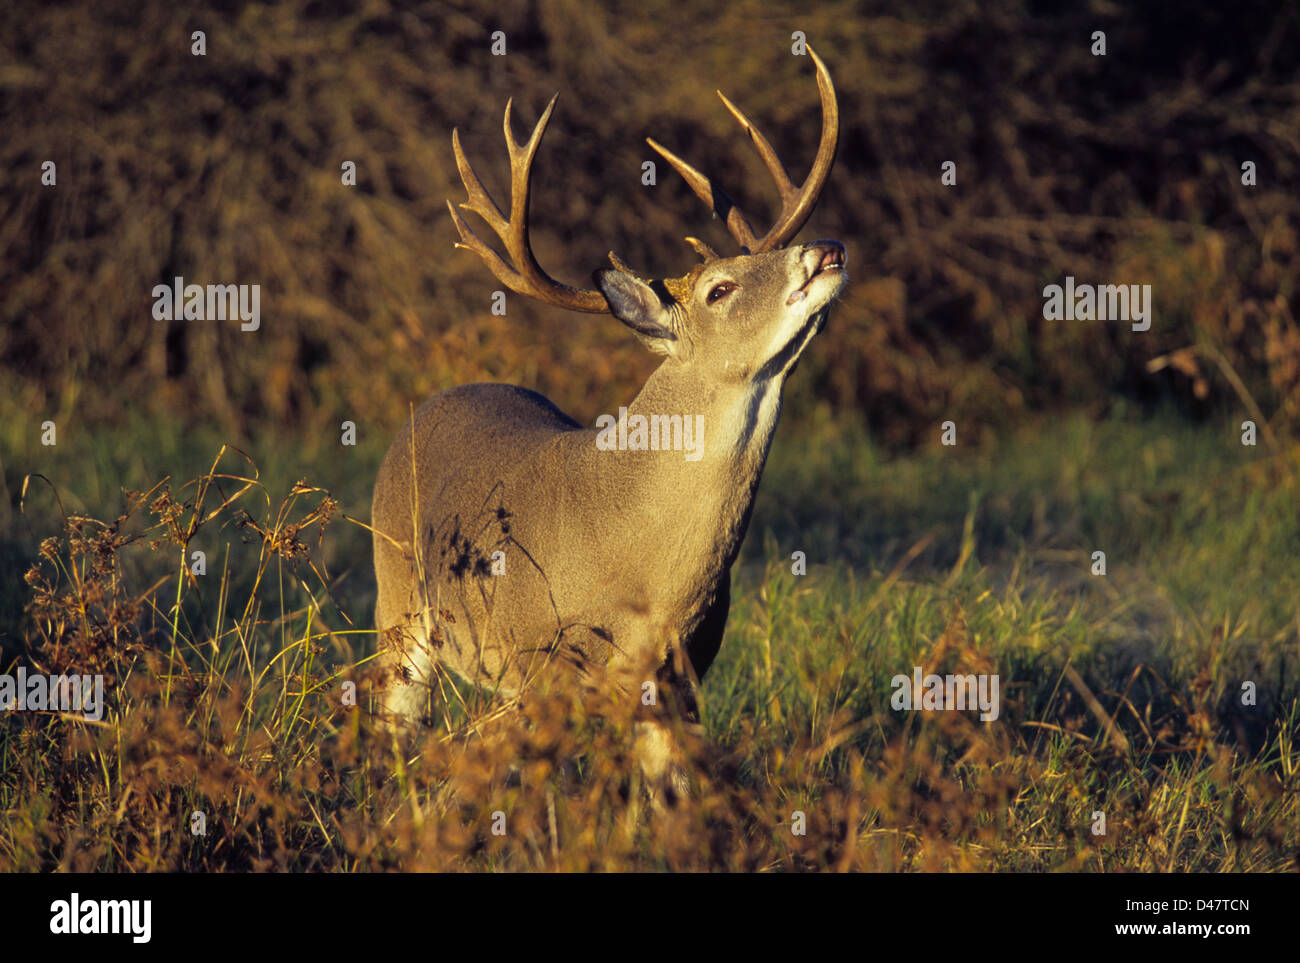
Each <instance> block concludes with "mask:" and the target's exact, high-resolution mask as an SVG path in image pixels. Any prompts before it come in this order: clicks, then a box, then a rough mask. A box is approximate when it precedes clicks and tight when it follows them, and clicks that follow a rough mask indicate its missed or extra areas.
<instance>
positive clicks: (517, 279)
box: [447, 94, 609, 314]
mask: <svg viewBox="0 0 1300 963" xmlns="http://www.w3.org/2000/svg"><path fill="white" fill-rule="evenodd" d="M558 97H559V94H556V95H555V97H552V98H551V102H550V103H549V104H547V105H546V110H545V111H544V112H543V113H542V116H541V119H540V120H538V121H537V126H536V127H534V128H533V133H532V136H531V137H529V138H528V142H527V143H526V144H523V145H520V144H519V142H518V141H517V140H515V137H514V133H513V132H512V131H511V129H510V108H511V105H512V104H513V98H512V99H511V100H508V101H506V111H505V118H504V121H503V126H504V128H505V135H506V150H507V151H508V152H509V155H510V219H509V220H506V217H505V215H504V214H502V213H501V208H500V207H498V206H497V203H496V201H494V200H493V199H492V195H490V194H489V193H488V192H487V190H486V189H484V187H483V182H482V181H480V180H479V178H478V175H477V174H476V173H475V172H474V168H473V167H472V166H471V165H470V163H469V161H468V160H467V159H466V157H465V151H464V150H463V149H462V148H461V145H460V132H459V131H458V130H453V131H452V132H451V146H452V151H453V152H454V153H455V155H456V168H457V170H459V171H460V179H461V183H462V184H464V186H465V193H466V195H467V199H466V201H465V202H462V203H461V205H460V206H461V207H462V208H464V209H465V210H467V211H471V212H472V213H474V214H477V215H478V216H479V217H481V218H483V220H484V221H485V222H486V223H487V225H488V227H490V228H492V230H493V231H494V232H495V233H496V235H497V237H498V238H500V239H501V242H502V243H503V244H504V245H505V248H506V254H507V255H508V256H509V258H510V260H509V262H507V261H506V259H505V258H503V257H502V256H501V254H500V253H498V252H497V251H496V249H494V248H493V247H491V246H490V245H489V244H487V243H485V242H484V241H483V240H482V238H480V237H479V236H478V235H477V234H475V233H474V231H473V230H471V228H470V226H469V225H468V224H466V223H465V220H464V218H462V217H461V216H460V214H459V213H458V212H457V211H456V208H455V206H454V205H453V204H452V203H451V201H448V202H447V209H448V210H449V211H450V212H451V219H452V222H453V223H454V224H455V225H456V231H457V233H458V234H459V235H460V241H459V242H457V243H456V247H460V248H465V249H466V250H469V251H473V252H474V253H475V254H477V255H478V256H479V257H481V258H482V259H483V262H484V263H485V264H486V265H487V266H488V270H490V271H491V272H492V273H493V274H494V275H495V276H496V278H497V280H499V281H500V282H501V283H502V284H504V285H505V286H506V287H508V288H510V290H512V291H514V292H515V293H517V294H522V295H525V296H527V297H532V298H536V299H537V300H539V301H543V302H545V303H547V304H555V305H558V306H560V307H562V308H568V309H569V310H571V311H584V312H587V313H589V314H604V313H605V312H607V311H608V310H609V305H608V303H607V302H606V301H605V296H604V295H603V294H601V293H600V292H599V291H594V290H589V289H585V288H572V287H569V286H568V285H567V284H561V283H560V282H559V281H556V280H555V279H554V278H552V277H551V276H550V275H549V274H547V273H546V272H545V271H543V270H542V267H541V265H540V264H538V263H537V258H536V257H534V255H533V248H532V244H531V243H530V241H529V236H528V203H529V189H530V187H531V186H532V177H533V156H534V155H535V154H536V153H537V145H538V144H540V143H541V141H542V135H543V134H545V133H546V125H547V124H548V123H549V122H550V119H551V111H552V110H553V109H554V108H555V101H556V99H557V98H558Z"/></svg>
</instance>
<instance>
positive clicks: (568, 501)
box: [371, 48, 847, 792]
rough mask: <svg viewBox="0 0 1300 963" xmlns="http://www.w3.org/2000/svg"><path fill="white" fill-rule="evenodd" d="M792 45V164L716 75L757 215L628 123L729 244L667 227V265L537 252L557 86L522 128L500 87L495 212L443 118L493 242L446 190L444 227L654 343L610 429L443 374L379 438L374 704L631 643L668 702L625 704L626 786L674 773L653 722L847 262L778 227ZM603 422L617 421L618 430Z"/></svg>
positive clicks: (691, 650)
mask: <svg viewBox="0 0 1300 963" xmlns="http://www.w3.org/2000/svg"><path fill="white" fill-rule="evenodd" d="M808 53H809V54H810V55H811V58H812V60H813V63H814V64H815V66H816V78H817V86H818V91H819V95H820V100H821V115H822V118H821V119H822V123H821V136H820V141H819V144H818V147H817V153H816V156H815V158H814V161H813V164H812V169H811V171H810V172H809V174H808V176H807V177H806V178H805V180H804V182H803V183H802V184H801V185H799V186H796V185H795V184H794V183H793V182H792V181H791V179H790V176H789V174H788V173H787V171H786V169H785V167H784V165H783V164H782V162H781V160H780V159H779V158H778V156H777V153H776V151H775V150H774V149H773V148H772V146H771V144H770V143H769V142H768V140H767V139H766V138H765V137H764V136H763V135H762V134H761V133H760V132H759V130H758V129H757V128H756V127H755V126H754V125H753V124H752V123H751V122H750V120H749V119H748V118H747V117H746V116H745V114H744V113H742V112H741V111H740V109H739V108H737V107H736V106H735V105H734V104H733V103H732V102H731V101H730V100H728V99H727V97H726V96H725V95H724V94H723V93H722V92H721V91H718V92H717V93H718V96H719V97H720V98H721V99H722V102H723V104H724V105H725V106H726V107H727V109H728V110H729V111H730V112H731V114H732V115H733V116H734V117H735V118H736V120H737V121H738V122H739V123H740V125H741V127H742V128H743V129H744V130H745V132H746V133H747V134H748V135H749V137H750V140H751V141H752V143H753V145H754V147H755V149H756V150H757V152H758V154H759V156H760V158H761V159H762V161H763V163H764V165H765V166H766V168H767V171H768V173H769V174H770V176H771V178H772V179H773V181H775V183H776V186H777V189H778V191H779V194H780V203H781V210H780V213H779V215H778V216H777V218H776V221H775V223H774V224H773V225H772V227H771V228H770V229H769V230H768V231H767V233H765V234H763V235H762V236H761V237H760V236H758V234H757V233H756V232H755V230H754V228H753V227H752V226H751V224H750V222H749V220H748V219H747V218H746V217H745V215H744V214H743V213H742V212H741V210H740V209H739V208H738V207H737V206H736V205H735V203H733V201H732V200H731V198H730V197H729V196H728V195H727V194H726V193H725V192H724V191H723V190H722V188H721V187H720V186H719V185H717V184H716V183H715V182H714V181H713V180H712V179H710V178H708V177H706V176H705V175H703V174H701V173H700V172H699V171H698V170H696V169H695V168H694V167H692V166H691V165H690V164H688V163H687V162H686V161H684V160H682V159H681V158H680V157H678V156H677V155H676V154H673V153H672V152H671V151H669V150H668V149H667V148H665V147H664V146H662V145H661V144H659V143H657V142H656V141H655V140H654V139H652V138H647V139H646V140H647V143H648V144H649V145H650V147H651V148H652V149H653V150H654V151H656V152H657V153H658V154H659V155H660V156H662V157H663V158H664V159H665V160H666V161H668V163H669V164H671V165H672V167H673V168H674V169H675V170H677V172H678V173H679V174H680V175H681V176H682V177H683V178H684V179H685V181H686V183H687V184H688V185H689V186H690V188H691V189H692V190H693V191H694V193H695V194H696V195H697V196H698V197H699V198H700V199H701V200H702V201H703V202H704V203H705V204H706V205H707V206H708V207H709V208H710V209H711V210H712V211H713V212H714V214H715V215H716V216H717V217H719V218H721V219H722V220H723V222H724V224H725V226H726V228H727V231H728V233H730V235H731V236H732V238H733V239H734V240H735V242H736V244H737V245H738V246H739V249H740V253H739V254H738V255H737V256H734V257H722V256H720V255H719V254H718V253H717V252H716V251H714V250H713V249H712V248H711V247H709V246H708V245H707V244H706V243H704V242H703V241H701V240H699V239H698V238H694V237H688V238H686V242H687V244H688V245H690V247H691V248H692V249H693V250H694V251H695V253H696V254H697V255H698V257H699V258H700V261H699V263H697V264H695V266H693V267H692V268H691V269H690V270H689V271H688V272H687V273H686V274H685V275H684V276H682V277H677V278H669V279H665V280H649V279H645V278H642V277H640V276H638V275H637V274H636V273H635V272H634V271H633V270H632V269H631V268H629V267H628V266H627V265H626V264H624V263H623V262H622V261H621V260H620V259H619V258H618V256H617V255H615V254H614V253H612V252H611V253H610V254H609V260H610V263H611V265H612V267H611V268H607V269H603V270H597V271H595V272H594V273H593V275H592V278H593V281H594V284H595V287H594V288H574V287H570V286H569V285H567V284H564V283H561V282H559V281H557V280H555V279H554V278H552V277H551V276H550V275H549V274H547V273H546V272H545V271H544V270H543V269H542V267H541V266H540V265H539V264H538V261H537V259H536V257H535V256H534V254H533V251H532V246H531V243H530V240H529V200H530V196H531V194H530V190H531V180H532V171H533V160H534V157H535V155H536V153H537V148H538V145H539V144H540V143H541V140H542V137H543V135H544V134H545V132H546V128H547V124H548V123H549V121H550V118H551V113H552V111H553V110H554V108H555V103H556V100H557V98H558V94H557V95H555V96H554V97H552V98H551V100H550V103H549V104H548V105H547V107H546V109H545V111H544V112H543V113H542V115H541V118H540V119H539V120H538V122H537V124H536V126H535V127H534V128H533V132H532V135H531V136H530V137H529V138H528V140H527V142H525V143H524V144H522V145H521V144H520V143H519V142H518V141H517V140H516V139H515V136H514V132H513V126H512V123H511V106H512V103H513V98H512V99H511V100H508V101H507V103H506V108H505V119H504V125H503V126H504V129H505V140H506V147H507V151H508V155H509V161H510V208H509V215H508V216H507V215H506V214H504V213H502V211H501V209H500V208H499V207H498V206H497V204H496V202H495V201H494V200H493V199H492V197H491V196H490V195H489V193H488V192H487V191H486V190H485V189H484V187H483V185H482V183H481V182H480V180H479V177H478V175H477V174H476V173H475V171H474V168H473V167H472V166H471V165H470V163H469V161H468V160H467V159H466V156H465V152H464V150H463V149H462V147H461V141H460V133H459V130H458V129H454V130H453V131H452V151H453V153H454V155H455V160H456V166H457V169H458V171H459V173H460V179H461V182H462V184H463V186H464V189H465V192H466V195H467V199H466V200H465V201H464V202H462V203H461V204H460V207H461V208H462V209H463V210H465V211H467V212H470V213H473V214H475V215H477V216H478V217H479V218H481V219H482V220H483V221H484V222H485V223H486V224H487V225H488V227H490V228H491V229H492V231H493V232H494V233H495V234H496V235H497V238H498V239H499V241H500V243H501V245H502V248H503V250H501V251H498V250H497V249H496V248H494V247H493V246H491V245H489V244H487V243H485V242H484V241H483V240H482V239H481V238H480V237H479V236H478V235H477V234H475V232H474V231H473V230H472V229H471V228H470V226H469V225H468V224H467V223H466V221H465V220H464V218H463V217H462V216H461V214H460V212H459V211H457V208H456V205H454V204H452V202H451V201H450V200H448V202H447V207H448V210H449V211H450V212H451V218H452V221H453V223H454V225H455V228H456V231H457V234H458V235H459V240H458V241H457V242H456V243H455V247H456V248H459V249H465V250H469V251H472V252H473V253H474V254H476V255H477V256H478V257H479V258H481V259H482V260H483V262H484V264H485V265H486V266H487V268H488V269H489V270H490V271H491V273H492V274H493V275H494V276H495V277H496V278H497V279H498V280H499V281H500V282H501V283H502V284H504V285H505V286H506V287H507V288H509V289H510V290H511V291H513V292H515V293H516V294H519V295H523V296H525V297H528V298H533V299H536V300H538V301H540V302H542V303H544V304H547V305H552V306H555V307H558V308H563V309H566V310H569V311H574V312H579V313H586V314H610V315H613V317H615V318H617V319H618V320H619V321H620V322H622V323H623V324H624V325H626V326H627V327H629V328H631V329H632V332H633V333H634V335H635V336H636V337H637V338H638V339H639V340H640V341H641V342H642V343H643V344H644V345H645V346H646V347H647V348H649V350H650V351H652V352H655V353H657V354H658V355H660V356H662V361H661V362H660V363H659V365H658V367H656V368H655V370H654V371H653V373H652V374H651V375H650V377H649V378H648V379H647V380H646V382H645V384H644V385H642V387H641V389H640V391H638V392H637V393H636V395H635V397H633V398H632V400H631V401H630V402H629V403H628V404H627V405H626V419H625V420H626V422H627V424H628V425H629V426H632V428H631V430H630V431H627V432H626V434H627V435H628V443H627V444H619V445H615V446H612V447H611V446H610V445H609V444H605V445H601V444H598V442H600V441H601V437H602V436H601V432H600V431H598V430H597V429H594V428H588V427H584V426H583V425H582V424H580V423H579V422H578V421H576V420H575V419H573V418H571V417H570V416H569V415H567V414H565V413H564V412H563V411H561V410H560V409H559V408H558V407H556V406H555V405H554V404H552V403H551V402H550V401H549V400H548V399H547V398H545V397H544V396H543V395H541V394H539V393H537V392H535V391H532V390H529V389H527V388H522V387H517V386H514V385H508V384H496V383H478V384H469V385H462V386H459V387H454V388H451V389H449V390H446V391H443V392H441V393H439V394H437V395H434V396H433V397H432V398H430V399H428V400H427V401H425V402H424V403H423V404H422V405H421V406H420V407H419V408H418V409H416V410H415V411H413V413H412V415H411V417H410V418H409V419H408V421H407V422H406V424H405V425H404V426H403V427H402V429H401V430H400V431H399V432H398V434H397V436H396V438H395V439H394V441H393V443H392V446H391V448H390V449H389V451H388V453H387V455H386V457H385V458H384V460H383V463H382V465H381V467H380V469H379V474H378V477H377V479H376V482H375V488H374V499H373V503H372V523H371V528H372V532H373V546H374V564H375V577H376V582H377V585H378V595H377V600H376V606H375V625H376V629H377V630H378V633H379V637H380V645H379V648H380V662H381V664H382V666H383V668H384V675H385V676H386V677H387V678H388V679H389V680H390V681H389V682H388V683H387V688H386V689H385V690H384V691H383V695H382V711H383V713H384V714H385V715H386V716H387V717H388V718H389V719H390V720H397V722H398V723H402V722H405V723H412V724H418V723H419V722H421V721H425V722H427V721H428V719H429V713H428V711H427V710H428V707H429V706H430V705H431V703H430V701H429V700H430V699H431V698H433V694H432V693H433V688H434V683H435V675H436V673H437V671H438V667H441V668H443V669H447V670H449V671H450V672H452V673H453V674H455V675H456V676H458V677H460V678H461V679H462V680H467V681H469V682H470V683H472V684H474V685H476V686H480V687H483V688H485V689H488V690H492V691H495V692H497V693H499V694H502V695H504V696H506V697H507V698H513V697H516V696H518V695H519V694H520V693H522V692H524V691H525V690H527V689H528V688H530V687H531V686H532V685H534V684H536V682H537V680H538V679H540V678H542V677H544V676H548V675H549V676H550V677H552V678H554V673H556V672H557V671H563V672H569V673H572V674H573V677H577V678H580V679H587V680H591V679H599V678H601V677H602V676H601V673H602V672H608V671H610V670H611V669H614V668H617V667H619V666H633V667H643V666H647V665H648V666H651V667H652V668H653V671H654V673H655V674H654V679H653V680H652V684H653V686H654V687H655V691H656V694H657V695H656V699H655V700H654V701H655V703H656V704H657V705H661V706H664V707H666V708H667V710H668V711H667V712H665V713H664V714H663V715H662V716H661V717H659V718H653V719H650V720H645V721H639V722H637V723H636V727H637V734H636V740H637V741H636V745H637V755H638V758H639V761H640V765H641V768H642V771H643V774H644V775H645V776H646V777H647V778H648V780H649V782H648V784H651V785H661V784H670V785H668V786H667V789H668V791H669V792H672V789H673V786H674V785H675V786H677V787H678V789H679V790H682V791H689V790H688V789H684V776H683V774H682V772H681V770H680V767H679V766H678V765H677V764H676V761H675V760H677V758H678V755H677V749H676V746H675V741H674V738H673V735H672V730H671V729H670V724H669V720H673V719H675V720H677V723H676V724H684V725H686V726H689V727H694V730H695V731H696V732H698V731H699V730H700V728H701V726H700V711H699V698H698V689H699V684H700V680H701V679H702V678H703V677H704V675H705V673H706V672H707V671H708V669H709V667H710V665H711V664H712V663H713V661H714V659H715V657H716V656H717V654H718V651H719V649H720V646H721V643H722V638H723V633H724V630H725V628H726V623H727V614H728V610H729V608H730V604H731V568H732V565H733V563H734V562H735V561H736V558H737V555H738V553H739V551H740V546H741V543H742V542H743V540H744V538H745V534H746V530H747V528H748V526H749V521H750V515H751V513H752V510H753V505H754V498H755V495H756V493H757V491H758V485H759V480H760V477H761V476H762V473H763V468H764V465H765V464H766V461H767V456H768V450H769V448H770V445H771V442H772V435H773V431H774V430H775V428H776V425H777V420H778V418H779V417H780V413H781V397H782V391H783V388H784V385H785V381H786V378H787V377H788V376H789V374H790V373H791V371H793V370H794V368H795V365H796V363H797V362H798V361H799V358H800V356H801V355H802V354H803V352H804V350H805V349H806V348H807V347H808V345H809V343H810V342H811V341H812V339H813V338H814V337H815V336H816V335H817V334H818V333H819V332H820V331H821V330H822V328H823V326H824V325H825V323H826V319H827V315H828V313H829V310H830V307H831V304H832V302H833V301H834V300H835V299H836V298H837V297H838V296H839V295H840V293H841V291H842V290H843V288H844V285H845V283H846V280H847V276H846V274H845V250H844V246H843V245H842V244H840V243H839V242H838V241H831V240H818V241H811V242H808V243H804V244H798V245H793V246H791V244H790V242H791V241H792V240H793V239H794V237H795V235H796V234H798V232H799V230H800V229H801V228H802V227H803V225H804V224H805V222H806V221H807V220H808V218H809V216H810V215H811V213H812V211H813V208H814V207H815V205H816V203H817V201H818V198H819V196H820V195H821V192H822V188H823V186H824V185H825V182H826V179H827V177H828V175H829V173H830V170H831V167H832V165H833V163H834V159H835V153H836V149H837V147H838V141H839V106H838V102H837V99H836V94H835V88H834V86H833V84H832V82H831V77H830V73H829V72H828V71H827V69H826V65H825V64H824V63H823V62H822V60H821V59H820V58H819V57H818V56H817V54H816V53H814V52H813V51H812V50H811V48H809V49H808ZM623 416H624V413H623V412H620V419H623ZM673 416H681V423H682V424H685V425H686V429H685V430H687V431H689V429H690V425H691V423H692V422H693V423H694V425H696V426H697V430H696V432H695V433H694V434H695V437H694V438H693V439H691V443H692V444H694V445H695V446H696V451H695V457H693V458H692V457H687V456H684V454H683V451H682V450H680V447H679V446H677V445H676V444H675V443H676V441H677V440H678V439H677V431H678V424H679V422H677V421H674V420H673ZM637 419H643V420H641V421H637ZM651 419H658V425H659V427H660V428H662V431H663V433H664V434H666V435H672V439H671V440H672V441H673V442H674V444H673V445H669V446H664V445H660V446H658V447H657V449H656V448H651V447H650V446H648V445H646V444H644V442H645V440H646V439H645V438H644V437H641V438H640V439H639V441H640V442H641V444H636V445H634V444H633V442H637V441H638V438H637V437H636V435H637V431H636V429H637V428H638V427H640V428H642V429H644V427H645V425H646V423H647V421H650V420H651ZM701 428H702V430H699V429H701ZM605 430H606V432H607V434H606V436H605V439H606V441H608V440H610V439H611V438H612V437H613V436H612V431H611V429H609V428H608V426H607V427H606V429H605ZM622 433H623V428H622V427H621V426H620V428H619V434H620V441H621V435H622ZM683 433H685V432H683Z"/></svg>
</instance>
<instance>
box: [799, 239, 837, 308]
mask: <svg viewBox="0 0 1300 963" xmlns="http://www.w3.org/2000/svg"><path fill="white" fill-rule="evenodd" d="M804 263H805V264H806V265H808V267H809V272H808V279H807V280H806V281H804V283H803V284H801V285H799V287H798V288H796V289H795V290H794V291H793V292H791V294H790V297H789V298H788V299H787V300H786V304H795V303H796V302H798V301H802V300H803V299H804V298H806V297H807V296H808V289H809V288H810V287H811V286H812V285H813V283H814V282H815V281H818V280H820V279H821V278H825V277H832V278H834V279H835V282H836V288H835V292H834V293H833V294H832V295H831V296H830V297H834V296H835V294H838V293H839V288H840V287H841V286H843V284H844V245H842V244H840V243H839V242H838V241H816V242H814V243H813V244H810V245H808V250H807V251H806V252H805V254H804ZM827 300H830V298H827Z"/></svg>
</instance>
